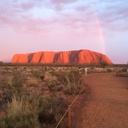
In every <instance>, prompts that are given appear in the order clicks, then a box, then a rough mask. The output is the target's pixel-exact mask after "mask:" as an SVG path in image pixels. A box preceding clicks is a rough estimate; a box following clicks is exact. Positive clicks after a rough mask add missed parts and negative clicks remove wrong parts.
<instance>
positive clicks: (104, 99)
mask: <svg viewBox="0 0 128 128" xmlns="http://www.w3.org/2000/svg"><path fill="white" fill-rule="evenodd" d="M85 79H86V81H87V82H88V84H89V87H90V89H91V93H90V94H89V97H90V98H89V99H88V101H85V100H86V98H85V99H84V98H82V104H81V105H80V106H79V112H77V111H76V113H77V116H76V119H74V121H75V122H74V121H73V123H74V124H75V126H73V127H72V128H128V77H116V76H114V75H113V74H112V73H99V74H89V75H87V76H86V77H85ZM85 102H86V103H85ZM74 124H73V125H74Z"/></svg>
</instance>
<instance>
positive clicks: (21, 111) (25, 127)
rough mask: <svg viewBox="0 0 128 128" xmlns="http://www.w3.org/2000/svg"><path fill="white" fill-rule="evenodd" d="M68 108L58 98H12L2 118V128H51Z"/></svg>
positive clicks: (0, 123)
mask: <svg viewBox="0 0 128 128" xmlns="http://www.w3.org/2000/svg"><path fill="white" fill-rule="evenodd" d="M66 108H67V102H65V101H64V99H63V98H60V97H59V98H58V97H56V96H53V95H52V96H49V97H44V96H39V97H38V96H36V95H34V94H33V95H32V94H31V95H26V96H17V95H16V96H15V95H13V96H12V99H11V102H8V103H7V108H6V111H5V115H3V116H2V117H1V118H0V127H1V128H50V127H53V126H55V124H56V122H58V121H59V120H60V117H61V116H62V114H63V113H64V112H65V110H66Z"/></svg>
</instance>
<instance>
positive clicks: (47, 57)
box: [11, 50, 112, 64]
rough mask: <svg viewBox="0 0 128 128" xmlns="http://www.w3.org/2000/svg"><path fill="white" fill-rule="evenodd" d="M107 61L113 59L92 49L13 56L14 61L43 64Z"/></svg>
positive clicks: (109, 61)
mask: <svg viewBox="0 0 128 128" xmlns="http://www.w3.org/2000/svg"><path fill="white" fill-rule="evenodd" d="M101 61H106V62H107V63H108V64H111V63H112V62H111V60H110V59H109V58H108V57H107V56H106V55H104V54H101V53H98V52H94V51H90V50H78V51H77V50H76V51H64V52H47V51H44V52H43V51H42V52H36V53H29V54H16V55H14V56H13V58H12V61H11V62H12V63H43V64H53V63H55V64H85V63H87V64H90V63H95V64H96V63H99V62H101Z"/></svg>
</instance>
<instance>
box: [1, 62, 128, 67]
mask: <svg viewBox="0 0 128 128" xmlns="http://www.w3.org/2000/svg"><path fill="white" fill-rule="evenodd" d="M0 66H54V67H58V66H59V67H68V66H69V67H71V66H76V67H101V66H102V64H100V63H99V64H93V63H91V64H56V63H53V64H51V63H50V64H49V63H47V64H43V63H10V62H9V63H8V62H2V61H0ZM106 67H128V64H106Z"/></svg>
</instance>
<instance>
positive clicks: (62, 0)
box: [52, 0, 78, 4]
mask: <svg viewBox="0 0 128 128" xmlns="http://www.w3.org/2000/svg"><path fill="white" fill-rule="evenodd" d="M75 1H78V0H52V2H53V3H54V4H61V3H71V2H75Z"/></svg>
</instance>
